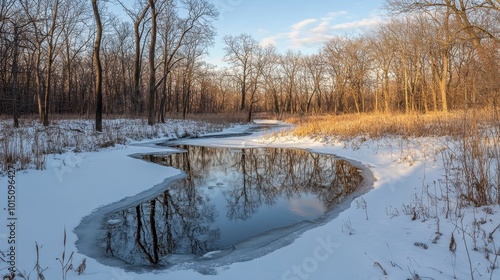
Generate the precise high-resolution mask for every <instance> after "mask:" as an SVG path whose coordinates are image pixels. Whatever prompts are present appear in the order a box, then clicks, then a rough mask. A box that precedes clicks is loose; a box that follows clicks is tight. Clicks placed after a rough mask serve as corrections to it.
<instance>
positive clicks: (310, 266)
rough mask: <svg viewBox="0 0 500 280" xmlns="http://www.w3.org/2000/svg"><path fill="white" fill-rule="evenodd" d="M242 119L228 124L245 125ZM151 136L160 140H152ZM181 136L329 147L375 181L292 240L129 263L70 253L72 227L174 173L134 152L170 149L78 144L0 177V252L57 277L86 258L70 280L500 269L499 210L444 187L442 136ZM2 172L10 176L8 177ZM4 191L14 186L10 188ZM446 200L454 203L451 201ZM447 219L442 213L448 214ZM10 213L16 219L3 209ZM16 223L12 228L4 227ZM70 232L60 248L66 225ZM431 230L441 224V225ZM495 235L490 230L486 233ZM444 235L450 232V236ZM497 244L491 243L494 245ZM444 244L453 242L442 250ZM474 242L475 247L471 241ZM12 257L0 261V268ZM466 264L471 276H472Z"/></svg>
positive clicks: (478, 274)
mask: <svg viewBox="0 0 500 280" xmlns="http://www.w3.org/2000/svg"><path fill="white" fill-rule="evenodd" d="M247 128H248V127H247V126H239V127H233V128H231V131H230V132H231V133H237V132H242V131H244V130H245V129H247ZM156 140H158V139H156ZM185 143H191V144H198V145H210V146H232V147H253V146H271V147H293V148H303V149H308V150H311V151H314V152H320V153H328V154H335V155H338V156H341V157H345V158H349V159H352V160H355V161H358V162H361V163H363V164H364V165H365V166H367V167H368V168H369V169H370V170H371V171H372V172H373V175H374V177H375V179H376V180H375V181H374V183H373V189H371V190H370V191H369V192H368V193H366V194H364V195H362V196H361V197H358V198H355V199H353V200H352V201H349V202H348V203H349V204H350V207H349V208H347V209H345V210H344V211H342V212H340V213H337V215H336V217H335V218H333V219H332V220H331V221H329V222H327V223H326V224H323V225H319V226H317V227H314V228H312V229H310V230H307V231H305V232H303V233H301V234H300V236H297V237H296V238H295V239H294V240H293V242H292V243H291V244H288V245H286V246H284V247H280V248H277V249H276V250H272V251H270V252H267V251H265V250H264V251H262V252H265V254H260V255H258V256H255V258H252V259H251V260H249V261H245V262H235V263H226V262H221V263H220V264H217V263H216V262H214V263H213V264H214V265H213V267H210V268H209V269H208V268H204V269H203V270H202V271H201V272H203V274H202V273H200V270H199V269H198V270H197V269H194V268H193V267H195V266H193V265H186V266H182V265H179V266H176V267H174V268H172V269H168V270H156V271H152V272H142V273H138V272H132V271H126V270H124V269H122V268H117V267H112V266H106V265H104V264H102V263H100V262H98V261H96V260H95V259H92V258H89V257H87V256H85V255H82V254H81V253H79V252H78V250H77V248H76V245H75V243H76V242H77V236H76V234H75V233H74V232H73V230H74V229H75V227H77V226H78V225H79V224H80V221H81V220H82V218H83V217H86V216H88V215H89V214H91V213H92V212H93V211H95V210H96V209H98V208H100V207H102V206H106V205H109V204H111V203H115V202H117V201H120V200H122V199H124V198H126V197H134V196H136V195H137V194H139V193H142V192H145V191H148V190H149V189H151V188H153V187H154V186H158V185H159V184H161V183H162V182H164V181H165V180H166V179H167V178H169V177H171V176H176V175H178V174H180V171H178V170H175V169H173V168H168V167H164V166H160V165H156V164H153V163H149V162H146V161H142V160H138V159H135V158H132V157H130V156H129V155H131V154H139V153H152V152H160V151H164V150H167V149H168V148H164V147H158V146H154V145H147V144H145V142H144V141H143V142H141V143H140V144H134V145H115V146H114V147H108V148H105V149H101V150H99V151H97V152H78V153H75V152H74V150H72V151H68V152H66V153H63V154H57V155H50V156H48V157H47V159H46V161H47V162H46V170H43V171H39V170H27V171H19V172H17V173H16V174H15V177H11V178H9V176H7V175H8V174H5V176H2V177H1V178H0V193H1V195H0V199H1V200H0V206H1V208H0V209H1V210H0V225H1V226H0V251H2V252H4V255H3V256H1V255H0V256H1V257H2V259H4V260H5V261H8V260H9V258H10V256H8V254H9V253H10V246H11V245H13V244H9V243H8V242H9V241H12V240H15V249H16V251H15V256H16V266H17V268H18V269H19V270H20V271H22V272H24V273H25V275H27V274H30V273H31V275H30V279H37V275H36V274H37V273H36V270H34V267H35V265H36V257H37V256H36V244H38V245H39V247H40V249H39V265H40V267H41V269H43V274H44V276H45V278H46V279H64V277H63V274H64V273H63V272H62V270H64V268H63V266H64V264H61V261H62V260H63V252H64V251H65V255H64V260H65V262H67V261H68V259H69V257H70V254H71V253H72V252H74V254H73V255H72V264H73V266H74V268H76V267H77V266H78V265H79V264H80V263H81V262H82V260H83V259H84V258H86V269H85V270H84V272H83V273H82V274H81V275H78V273H76V272H74V271H73V270H70V271H68V272H67V279H103V280H110V279H111V280H113V279H114V280H122V279H127V280H136V279H137V280H138V279H141V280H142V279H166V278H168V279H294V280H295V279H454V278H455V279H471V278H472V276H473V277H474V279H498V278H499V277H500V272H499V270H498V268H497V269H495V270H493V273H491V266H492V264H493V265H494V266H495V267H496V266H498V264H499V263H500V262H499V261H497V259H496V255H495V254H494V252H495V251H498V247H499V246H500V242H499V240H500V233H499V231H500V229H497V228H496V227H497V226H498V225H499V221H500V208H499V207H498V206H497V207H482V208H466V209H458V208H456V205H455V204H453V203H447V202H446V201H445V200H444V197H449V200H448V201H453V195H452V194H451V195H448V196H446V194H445V193H444V192H445V189H446V188H445V187H444V185H443V183H442V182H443V176H444V170H443V163H442V160H441V158H440V157H441V154H440V153H439V151H441V150H442V148H443V147H442V146H443V145H444V144H443V143H444V142H443V141H441V140H440V139H412V140H409V141H404V142H403V141H402V140H400V139H398V138H386V139H382V140H368V141H357V142H356V141H355V142H351V143H343V142H336V141H330V140H327V139H298V138H295V137H292V136H286V135H281V136H277V135H266V134H265V133H264V132H259V133H254V134H252V135H246V136H240V137H233V138H206V139H198V140H196V139H192V140H186V141H185ZM11 179H14V180H15V196H16V204H15V209H14V210H13V211H14V215H11V216H9V214H10V212H9V211H8V210H10V209H9V206H8V205H7V200H8V199H7V197H8V195H9V193H8V187H9V185H10V183H12V180H11ZM9 180H10V181H11V182H9ZM11 194H12V193H11ZM446 207H450V211H447V208H446ZM447 212H448V213H449V214H450V215H449V217H448V218H446V217H445V213H447ZM9 217H10V218H16V220H13V219H10V220H9ZM13 222H15V223H14V224H15V235H14V236H13V235H12V234H11V232H10V229H9V227H8V226H9V225H12V223H13ZM65 231H66V234H67V238H66V244H65V247H64V242H63V240H64V232H65ZM437 232H439V234H437ZM490 233H491V234H490ZM452 234H453V240H454V242H452ZM495 242H497V243H498V244H497V245H495ZM450 247H451V248H450ZM475 249H476V250H475ZM8 268H9V264H8V263H6V262H1V261H0V275H5V274H8ZM471 274H472V276H471Z"/></svg>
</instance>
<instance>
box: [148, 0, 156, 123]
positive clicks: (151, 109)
mask: <svg viewBox="0 0 500 280" xmlns="http://www.w3.org/2000/svg"><path fill="white" fill-rule="evenodd" d="M155 4H156V0H149V6H150V9H151V42H150V43H149V103H148V125H151V126H152V125H154V124H155V99H156V98H155V97H156V94H155V93H156V76H155V74H156V69H155V47H156V8H155Z"/></svg>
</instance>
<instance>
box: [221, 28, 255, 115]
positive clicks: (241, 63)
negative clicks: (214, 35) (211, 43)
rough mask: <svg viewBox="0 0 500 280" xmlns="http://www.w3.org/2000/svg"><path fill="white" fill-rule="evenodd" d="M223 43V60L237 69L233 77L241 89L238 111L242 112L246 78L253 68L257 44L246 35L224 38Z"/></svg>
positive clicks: (246, 85)
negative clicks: (224, 54) (224, 53)
mask: <svg viewBox="0 0 500 280" xmlns="http://www.w3.org/2000/svg"><path fill="white" fill-rule="evenodd" d="M224 43H225V44H226V47H225V51H226V56H225V59H226V60H227V61H228V62H230V63H231V64H232V65H233V66H234V67H235V68H236V69H238V73H236V74H235V77H236V79H237V80H238V81H239V83H240V88H241V105H240V110H241V111H244V110H245V108H246V106H245V100H246V93H247V87H248V84H247V83H248V78H249V75H250V72H251V69H252V67H253V64H252V63H253V57H254V55H255V51H256V50H257V48H258V47H259V43H258V42H257V40H255V39H254V38H253V37H252V36H250V35H248V34H241V35H238V36H232V35H229V36H226V37H224Z"/></svg>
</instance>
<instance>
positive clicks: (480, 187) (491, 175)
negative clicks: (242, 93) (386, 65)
mask: <svg viewBox="0 0 500 280" xmlns="http://www.w3.org/2000/svg"><path fill="white" fill-rule="evenodd" d="M495 110H496V109H495ZM287 121H288V122H291V123H294V124H296V125H297V127H296V128H295V129H294V130H292V131H290V132H288V133H291V134H293V135H296V136H299V137H305V136H308V137H317V138H323V137H331V138H337V139H340V140H343V141H345V142H346V143H353V142H356V141H355V140H356V139H360V138H362V139H380V138H383V137H397V138H403V139H411V138H425V137H441V138H440V139H441V140H440V141H441V142H440V143H441V144H442V145H444V146H445V147H446V149H443V150H442V152H443V153H442V158H443V161H444V167H445V181H446V185H447V189H448V190H449V191H451V192H453V193H455V194H457V196H458V197H459V201H461V203H463V204H465V205H467V204H470V205H474V206H484V205H490V204H500V140H499V139H500V119H499V114H498V112H497V111H494V110H491V109H490V110H470V111H455V112H451V113H431V114H400V115H390V114H357V115H354V114H353V115H342V116H313V117H305V118H291V119H288V120H287ZM417 142H420V141H417ZM424 142H425V141H424ZM403 146H404V145H401V149H403ZM403 152H405V153H407V151H403Z"/></svg>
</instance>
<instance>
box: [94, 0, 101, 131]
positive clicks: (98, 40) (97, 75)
mask: <svg viewBox="0 0 500 280" xmlns="http://www.w3.org/2000/svg"><path fill="white" fill-rule="evenodd" d="M92 8H93V10H94V17H95V22H96V28H97V33H96V37H95V43H94V68H95V102H96V110H95V130H96V131H99V132H101V131H102V66H101V58H100V56H99V51H100V49H101V39H102V24H101V16H100V15H99V8H98V6H97V0H92Z"/></svg>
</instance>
